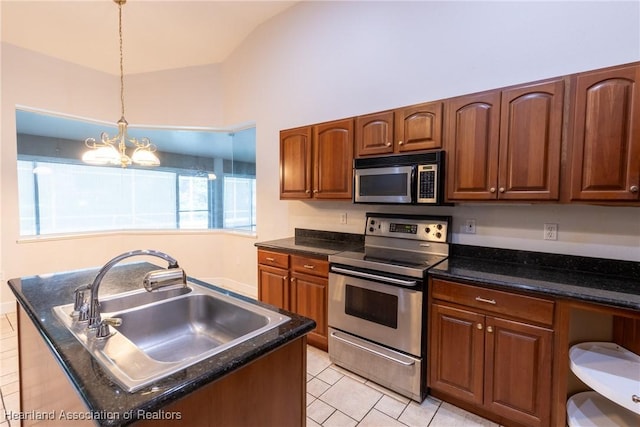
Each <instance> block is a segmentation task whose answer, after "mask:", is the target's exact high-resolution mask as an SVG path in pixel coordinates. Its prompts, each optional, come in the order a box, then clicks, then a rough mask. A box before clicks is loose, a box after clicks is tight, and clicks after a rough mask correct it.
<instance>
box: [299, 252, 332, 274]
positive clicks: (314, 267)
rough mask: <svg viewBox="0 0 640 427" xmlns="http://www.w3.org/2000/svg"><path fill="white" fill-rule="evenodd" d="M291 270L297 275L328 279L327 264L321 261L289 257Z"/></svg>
mask: <svg viewBox="0 0 640 427" xmlns="http://www.w3.org/2000/svg"><path fill="white" fill-rule="evenodd" d="M291 269H292V270H293V271H295V272H298V273H307V274H313V275H315V276H322V277H329V262H328V261H326V260H323V259H318V258H307V257H302V256H298V255H291Z"/></svg>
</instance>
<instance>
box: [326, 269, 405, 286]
mask: <svg viewBox="0 0 640 427" xmlns="http://www.w3.org/2000/svg"><path fill="white" fill-rule="evenodd" d="M331 271H332V272H334V273H343V274H350V275H352V276H356V277H362V278H364V279H373V280H379V281H381V282H387V283H393V284H394V285H399V286H406V287H408V288H410V287H413V286H415V285H417V284H418V282H417V281H415V280H401V279H394V278H393V277H386V276H379V275H377V274H372V273H365V272H363V271H355V270H348V269H346V268H340V267H336V266H333V265H332V266H331Z"/></svg>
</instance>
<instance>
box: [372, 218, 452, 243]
mask: <svg viewBox="0 0 640 427" xmlns="http://www.w3.org/2000/svg"><path fill="white" fill-rule="evenodd" d="M365 234H366V235H368V236H381V237H397V238H402V239H413V240H425V241H430V242H442V243H446V242H447V239H448V237H449V221H447V220H443V219H428V218H424V219H415V218H402V217H397V218H385V217H375V216H371V217H367V228H366V230H365Z"/></svg>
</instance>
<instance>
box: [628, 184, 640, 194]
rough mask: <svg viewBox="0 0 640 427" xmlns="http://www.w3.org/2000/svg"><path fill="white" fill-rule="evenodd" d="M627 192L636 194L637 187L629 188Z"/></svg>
mask: <svg viewBox="0 0 640 427" xmlns="http://www.w3.org/2000/svg"><path fill="white" fill-rule="evenodd" d="M629 191H631V192H632V193H637V192H638V186H637V185H632V186H631V188H629Z"/></svg>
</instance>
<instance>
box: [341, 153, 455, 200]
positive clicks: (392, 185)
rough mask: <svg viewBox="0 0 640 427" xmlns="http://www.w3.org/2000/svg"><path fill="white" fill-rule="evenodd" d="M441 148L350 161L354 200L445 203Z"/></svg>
mask: <svg viewBox="0 0 640 427" xmlns="http://www.w3.org/2000/svg"><path fill="white" fill-rule="evenodd" d="M443 177H444V151H430V152H427V153H420V154H408V155H396V156H384V157H365V158H361V159H355V160H354V161H353V179H354V183H353V184H354V185H353V188H354V192H353V202H354V203H384V204H387V203H391V204H431V205H440V204H443V203H444V179H443Z"/></svg>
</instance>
